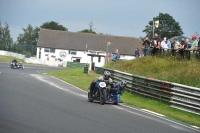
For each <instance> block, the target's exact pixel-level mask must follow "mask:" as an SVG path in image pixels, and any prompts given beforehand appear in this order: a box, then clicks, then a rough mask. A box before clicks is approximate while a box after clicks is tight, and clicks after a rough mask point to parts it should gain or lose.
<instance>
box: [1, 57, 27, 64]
mask: <svg viewBox="0 0 200 133" xmlns="http://www.w3.org/2000/svg"><path fill="white" fill-rule="evenodd" d="M13 59H16V58H15V57H10V56H3V55H0V62H11V61H12V60H13ZM17 61H18V62H22V63H24V60H22V59H17Z"/></svg>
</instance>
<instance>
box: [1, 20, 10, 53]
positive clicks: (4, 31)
mask: <svg viewBox="0 0 200 133" xmlns="http://www.w3.org/2000/svg"><path fill="white" fill-rule="evenodd" d="M12 43H13V39H12V37H11V35H10V29H9V25H8V23H5V27H3V26H1V22H0V49H5V50H7V49H8V47H9V46H10V45H11V44H12Z"/></svg>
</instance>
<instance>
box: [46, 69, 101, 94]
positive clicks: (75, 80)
mask: <svg viewBox="0 0 200 133" xmlns="http://www.w3.org/2000/svg"><path fill="white" fill-rule="evenodd" d="M47 72H48V74H49V75H54V76H56V77H57V78H59V79H62V80H64V81H66V82H68V83H70V84H73V85H75V86H77V87H79V88H81V89H83V90H85V91H86V90H87V89H88V86H89V84H90V83H91V82H92V80H93V79H94V78H95V77H99V76H100V75H99V74H96V73H94V72H91V73H90V74H84V73H83V68H82V69H80V68H79V69H70V70H68V69H67V70H55V71H47Z"/></svg>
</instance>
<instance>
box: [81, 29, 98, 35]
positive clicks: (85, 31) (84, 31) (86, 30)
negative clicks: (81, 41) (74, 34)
mask: <svg viewBox="0 0 200 133" xmlns="http://www.w3.org/2000/svg"><path fill="white" fill-rule="evenodd" d="M79 32H82V33H92V34H96V32H95V31H92V30H88V29H85V30H81V31H79Z"/></svg>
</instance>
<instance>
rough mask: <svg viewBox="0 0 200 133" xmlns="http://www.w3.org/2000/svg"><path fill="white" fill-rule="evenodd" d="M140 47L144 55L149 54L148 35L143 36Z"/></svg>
mask: <svg viewBox="0 0 200 133" xmlns="http://www.w3.org/2000/svg"><path fill="white" fill-rule="evenodd" d="M142 49H143V53H144V56H146V55H149V54H150V52H151V51H150V41H149V38H148V36H146V37H145V39H144V42H143V44H142Z"/></svg>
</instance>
